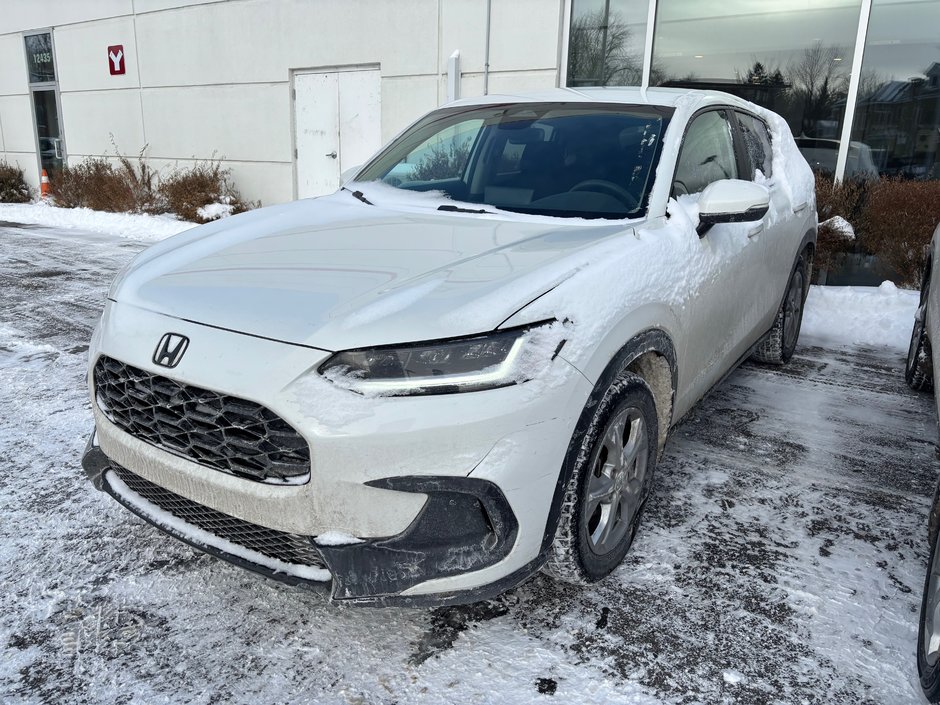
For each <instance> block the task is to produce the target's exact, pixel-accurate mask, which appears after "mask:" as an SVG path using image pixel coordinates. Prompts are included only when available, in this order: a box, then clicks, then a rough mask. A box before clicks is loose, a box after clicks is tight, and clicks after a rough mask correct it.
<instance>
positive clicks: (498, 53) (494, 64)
mask: <svg viewBox="0 0 940 705" xmlns="http://www.w3.org/2000/svg"><path fill="white" fill-rule="evenodd" d="M492 12H493V17H492V28H491V33H490V73H492V72H493V71H508V70H513V69H547V68H555V67H556V65H557V63H558V36H559V32H560V29H559V26H558V18H559V14H560V13H559V11H558V2H557V0H555V1H551V0H512V2H499V1H498V0H494V1H493V10H492Z"/></svg>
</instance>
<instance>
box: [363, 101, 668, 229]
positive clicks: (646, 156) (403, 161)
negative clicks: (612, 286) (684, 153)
mask: <svg viewBox="0 0 940 705" xmlns="http://www.w3.org/2000/svg"><path fill="white" fill-rule="evenodd" d="M669 114H670V111H669V110H668V109H663V108H650V107H647V106H636V105H610V104H579V103H522V104H517V105H488V106H480V107H471V108H460V109H445V110H441V111H437V112H435V113H431V114H430V115H428V116H427V117H426V118H424V119H423V120H421V121H420V122H418V123H417V124H416V125H414V126H413V127H412V128H411V129H410V130H409V131H408V132H406V133H405V134H403V135H402V136H401V137H399V138H398V140H396V141H395V142H393V143H392V144H391V145H389V146H388V147H387V148H386V150H385V151H384V152H383V153H382V154H380V155H379V156H378V157H377V158H376V159H375V160H374V161H373V162H372V163H371V164H369V165H368V166H367V167H366V168H365V169H364V170H363V171H362V172H361V173H360V174H359V175H358V176H357V177H356V179H357V181H359V182H361V183H362V184H363V185H364V186H367V185H368V184H367V183H366V182H369V181H382V182H384V183H385V184H387V185H390V186H395V187H397V188H400V189H403V190H406V191H430V190H435V191H442V192H443V193H444V194H446V195H447V196H449V197H450V198H452V199H454V200H457V201H464V202H469V203H480V204H485V205H489V206H493V207H496V208H501V209H505V210H513V211H519V212H523V213H533V214H541V215H554V216H561V217H579V218H627V217H635V216H637V215H640V214H641V213H642V212H643V211H644V209H645V207H646V199H647V197H648V194H649V190H650V187H651V186H652V181H653V174H654V172H655V167H656V160H657V159H658V157H659V145H660V137H661V135H662V133H663V130H664V129H665V127H666V123H667V122H668V117H667V116H668V115H669ZM364 192H365V194H366V196H368V195H369V190H368V188H364Z"/></svg>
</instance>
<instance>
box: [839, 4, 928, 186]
mask: <svg viewBox="0 0 940 705" xmlns="http://www.w3.org/2000/svg"><path fill="white" fill-rule="evenodd" d="M938 143H940V1H938V0H874V2H873V4H872V9H871V21H870V22H869V23H868V37H867V40H866V42H865V55H864V59H863V61H862V71H861V74H860V79H859V91H858V103H857V107H856V111H855V120H854V122H853V125H852V143H851V149H850V151H849V160H848V163H847V164H846V170H845V175H846V177H850V176H853V175H861V174H863V173H870V172H875V173H877V174H881V175H882V176H901V177H903V178H913V179H923V178H930V179H940V160H938V158H937V151H938ZM853 152H854V153H855V155H856V158H855V159H854V160H853V158H852V157H853ZM853 172H854V173H853Z"/></svg>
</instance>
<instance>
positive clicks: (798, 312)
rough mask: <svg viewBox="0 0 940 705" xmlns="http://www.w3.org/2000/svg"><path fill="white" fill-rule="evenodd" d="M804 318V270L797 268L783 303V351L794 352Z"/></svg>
mask: <svg viewBox="0 0 940 705" xmlns="http://www.w3.org/2000/svg"><path fill="white" fill-rule="evenodd" d="M802 317H803V269H802V267H797V268H796V271H795V272H793V277H791V279H790V288H789V289H788V290H787V298H786V300H785V301H784V303H783V349H784V350H792V349H793V348H794V347H795V346H796V339H797V336H799V334H800V321H801V319H802Z"/></svg>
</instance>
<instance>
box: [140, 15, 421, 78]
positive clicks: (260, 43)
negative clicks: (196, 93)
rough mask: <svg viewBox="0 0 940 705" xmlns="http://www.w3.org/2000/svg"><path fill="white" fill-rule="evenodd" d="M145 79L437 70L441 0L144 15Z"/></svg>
mask: <svg viewBox="0 0 940 705" xmlns="http://www.w3.org/2000/svg"><path fill="white" fill-rule="evenodd" d="M137 39H138V42H139V51H140V68H141V82H142V84H143V85H144V86H181V85H194V84H209V83H238V82H269V81H282V80H286V79H287V77H288V71H289V69H291V68H295V69H297V68H326V67H328V66H337V65H344V64H366V63H376V64H378V63H379V62H381V63H382V74H383V76H387V75H400V74H414V73H433V72H434V71H435V66H436V61H435V52H436V45H437V3H436V1H435V0H397V1H396V2H386V1H384V0H344V1H343V2H306V1H304V0H283V1H281V2H264V1H260V0H252V1H245V2H236V3H224V4H211V5H197V6H194V7H188V8H185V9H179V10H167V11H166V12H157V13H153V14H147V15H141V16H139V17H138V18H137Z"/></svg>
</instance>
